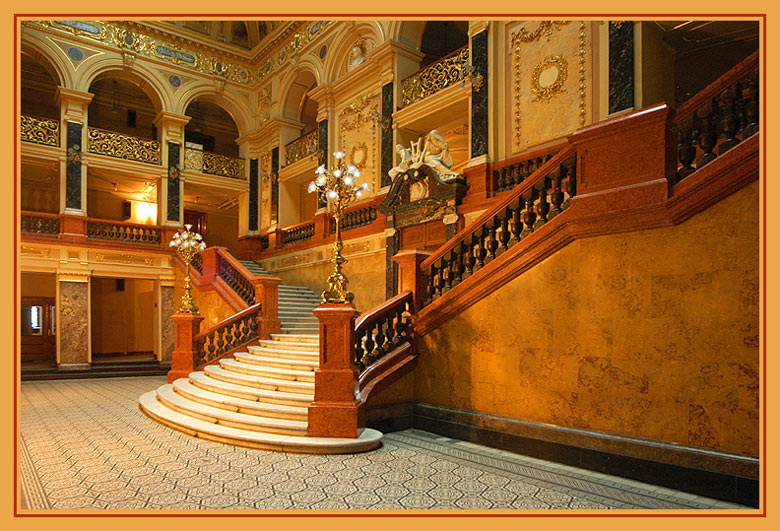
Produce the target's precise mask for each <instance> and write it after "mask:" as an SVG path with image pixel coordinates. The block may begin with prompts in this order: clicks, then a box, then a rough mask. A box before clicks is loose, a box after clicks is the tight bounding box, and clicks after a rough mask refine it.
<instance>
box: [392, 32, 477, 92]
mask: <svg viewBox="0 0 780 531" xmlns="http://www.w3.org/2000/svg"><path fill="white" fill-rule="evenodd" d="M468 60H469V47H468V46H464V47H463V48H461V49H460V50H457V51H456V52H454V53H452V54H450V55H448V56H447V57H444V58H443V59H439V60H438V61H436V62H435V63H433V64H430V65H428V66H427V67H425V68H423V69H422V70H420V71H419V72H417V73H415V74H412V75H411V76H409V77H407V78H406V79H404V80H402V81H401V92H402V99H401V105H402V106H403V107H406V106H408V105H411V104H413V103H417V102H418V101H421V100H423V99H425V98H427V97H428V96H430V95H432V94H436V93H437V92H439V91H440V90H442V89H444V88H447V87H449V86H450V85H453V84H455V83H458V82H460V80H461V79H463V68H464V65H467V64H468Z"/></svg>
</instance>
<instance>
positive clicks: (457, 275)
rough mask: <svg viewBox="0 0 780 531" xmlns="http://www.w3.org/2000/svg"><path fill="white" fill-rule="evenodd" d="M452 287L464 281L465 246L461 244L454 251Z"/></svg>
mask: <svg viewBox="0 0 780 531" xmlns="http://www.w3.org/2000/svg"><path fill="white" fill-rule="evenodd" d="M450 267H451V268H452V287H453V288H454V287H455V286H457V285H458V284H460V283H461V281H462V280H463V244H462V243H459V244H457V245H456V246H455V247H454V248H453V249H452V264H451V265H450Z"/></svg>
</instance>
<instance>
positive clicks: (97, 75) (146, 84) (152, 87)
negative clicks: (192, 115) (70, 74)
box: [77, 59, 171, 113]
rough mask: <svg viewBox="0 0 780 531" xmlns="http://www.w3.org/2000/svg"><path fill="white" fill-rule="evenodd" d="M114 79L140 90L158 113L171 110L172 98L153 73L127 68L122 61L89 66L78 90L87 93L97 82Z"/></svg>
mask: <svg viewBox="0 0 780 531" xmlns="http://www.w3.org/2000/svg"><path fill="white" fill-rule="evenodd" d="M112 78H116V79H123V80H125V81H128V82H130V83H133V84H134V85H136V86H137V87H138V88H140V89H141V90H142V91H143V92H144V93H145V94H146V96H147V97H148V98H149V100H150V101H151V102H152V105H154V109H155V112H156V113H159V112H160V111H163V110H168V109H170V107H171V103H170V98H169V97H167V92H166V90H165V89H164V88H163V85H162V84H161V83H160V82H159V80H158V79H156V78H155V76H154V75H153V74H152V73H151V72H149V71H148V70H146V69H145V68H143V67H137V66H134V67H133V68H127V67H125V66H124V64H122V62H121V61H120V60H112V61H110V62H108V61H106V60H105V59H103V60H101V61H97V62H95V63H94V64H92V65H89V66H88V67H87V69H86V70H85V71H84V74H83V75H82V77H81V79H80V81H79V86H78V87H77V89H78V90H81V91H82V92H87V91H88V90H89V88H90V87H91V86H92V84H93V83H94V82H95V81H98V80H103V79H112Z"/></svg>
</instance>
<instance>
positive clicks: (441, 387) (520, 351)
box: [415, 183, 760, 455]
mask: <svg viewBox="0 0 780 531" xmlns="http://www.w3.org/2000/svg"><path fill="white" fill-rule="evenodd" d="M758 191H759V184H758V183H753V184H752V185H750V186H748V187H745V188H743V189H742V190H740V191H739V192H737V193H735V194H734V195H732V196H730V197H728V198H726V199H725V200H723V201H721V202H720V203H718V204H716V205H714V206H712V207H711V208H709V209H708V210H706V211H704V212H703V213H701V214H699V215H697V216H695V217H693V218H691V219H690V220H688V221H686V222H685V223H683V224H681V225H678V226H676V227H670V228H663V229H655V230H647V231H641V232H632V233H628V234H619V235H608V236H600V237H596V238H588V239H583V240H577V241H575V242H573V243H571V244H569V245H568V246H566V247H564V248H563V249H561V250H560V251H558V252H557V253H555V254H553V255H552V256H550V257H549V258H547V259H546V260H545V261H544V262H542V263H541V264H539V265H537V266H535V267H533V268H531V269H530V270H528V271H526V272H525V273H523V274H522V275H520V276H519V277H517V278H515V279H514V280H512V281H511V282H510V283H508V284H506V285H505V286H503V287H502V288H500V289H498V290H497V291H495V292H493V293H492V294H490V295H489V296H488V297H486V298H484V299H482V300H481V301H479V302H477V303H476V304H474V305H473V306H471V307H470V308H468V309H467V310H466V311H464V312H463V313H461V314H460V315H458V316H456V317H455V318H453V319H452V320H450V321H448V322H446V323H445V324H444V325H443V326H441V327H440V328H438V329H436V330H434V331H433V332H432V333H431V334H429V335H427V336H425V337H423V338H421V339H420V340H418V344H419V345H420V356H419V361H418V367H417V369H416V371H415V399H416V400H417V401H418V402H424V403H432V404H437V405H441V406H447V407H453V408H458V409H466V410H471V411H477V412H481V413H486V414H494V415H501V416H507V417H512V418H518V419H523V420H529V421H534V422H544V423H551V424H557V425H562V426H568V427H574V428H585V429H591V430H600V431H605V432H610V433H616V434H622V435H628V436H633V437H643V438H650V439H656V440H663V441H670V442H675V443H680V444H686V445H693V446H700V447H705V448H712V449H718V450H726V451H733V452H740V453H745V454H751V455H757V454H758V445H759V415H758V413H759V409H758V403H759V387H758V383H759V377H758V374H759V341H758V339H759V336H758V333H759V307H760V301H759V293H760V291H759V281H758V279H759V270H758V264H759V253H758V240H757V239H756V237H755V235H756V234H757V233H758V216H757V214H756V211H757V210H756V206H757V205H758ZM723 219H729V220H732V222H733V223H729V224H728V226H723V224H722V220H723ZM747 242H751V243H749V244H748V243H747ZM733 249H742V250H743V251H742V252H740V253H735V252H734V251H733ZM594 257H595V258H594Z"/></svg>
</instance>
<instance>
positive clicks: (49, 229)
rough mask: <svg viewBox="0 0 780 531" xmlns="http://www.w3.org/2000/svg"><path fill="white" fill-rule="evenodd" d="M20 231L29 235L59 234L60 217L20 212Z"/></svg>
mask: <svg viewBox="0 0 780 531" xmlns="http://www.w3.org/2000/svg"><path fill="white" fill-rule="evenodd" d="M21 221H22V222H21V225H20V228H21V231H22V232H27V233H31V234H59V233H60V216H59V215H58V214H44V213H40V212H22V219H21Z"/></svg>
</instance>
